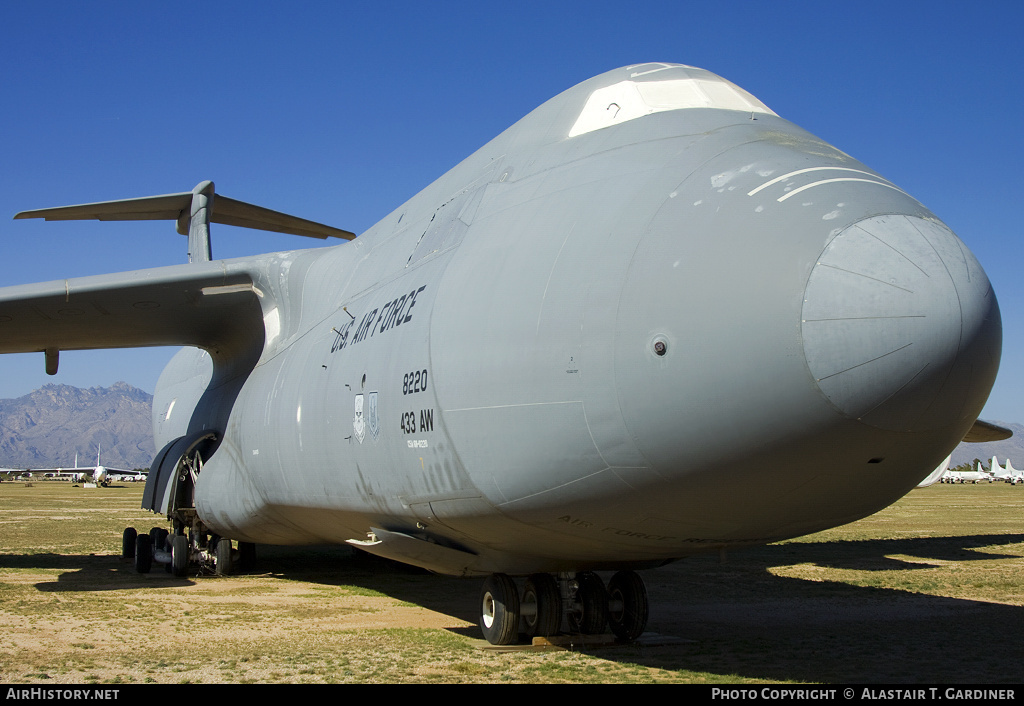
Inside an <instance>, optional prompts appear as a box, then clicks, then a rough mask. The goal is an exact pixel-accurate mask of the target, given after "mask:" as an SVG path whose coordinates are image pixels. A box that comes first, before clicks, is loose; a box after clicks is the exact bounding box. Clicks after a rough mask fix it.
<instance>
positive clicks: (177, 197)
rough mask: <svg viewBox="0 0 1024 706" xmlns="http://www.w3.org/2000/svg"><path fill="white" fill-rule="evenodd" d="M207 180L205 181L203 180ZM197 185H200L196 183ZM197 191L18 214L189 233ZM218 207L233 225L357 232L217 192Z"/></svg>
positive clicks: (217, 217) (219, 216) (344, 234)
mask: <svg viewBox="0 0 1024 706" xmlns="http://www.w3.org/2000/svg"><path fill="white" fill-rule="evenodd" d="M204 183H205V182H204ZM197 188H198V187H197ZM194 193H195V192H193V191H185V192H183V193H180V194H164V195H163V196H145V197H143V198H137V199H121V200H118V201H100V202H97V203H86V204H80V205H78V206H59V207H57V208H41V209H36V210H33V211H22V212H21V213H18V214H17V215H15V216H14V217H15V218H43V219H45V220H48V221H80V220H99V221H154V220H169V221H177V222H178V232H179V233H181V234H182V235H187V234H188V223H189V219H190V215H191V213H190V209H191V206H192V197H193V194H194ZM215 204H216V207H215V208H213V209H212V211H213V212H212V213H211V214H210V222H212V223H223V224H225V225H230V226H241V227H243V228H255V229H257V230H267V231H272V232H275V233H287V234H289V235H302V236H306V237H309V238H320V239H321V240H323V239H326V238H342V239H344V240H352V239H353V238H355V237H356V236H355V233H352V232H350V231H347V230H342V229H341V228H334V227H332V226H328V225H324V224H322V223H316V222H314V221H307V220H306V219H304V218H297V217H296V216H289V215H288V214H286V213H280V212H278V211H272V210H270V209H269V208H263V207H262V206H256V205H253V204H251V203H246V202H244V201H237V200H235V199H230V198H227V197H226V196H221V195H219V194H218V195H217V197H216V202H215Z"/></svg>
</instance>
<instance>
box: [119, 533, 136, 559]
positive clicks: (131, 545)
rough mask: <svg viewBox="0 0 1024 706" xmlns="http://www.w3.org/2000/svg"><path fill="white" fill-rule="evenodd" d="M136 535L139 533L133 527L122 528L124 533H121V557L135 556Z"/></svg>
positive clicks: (132, 557) (131, 557) (129, 557)
mask: <svg viewBox="0 0 1024 706" xmlns="http://www.w3.org/2000/svg"><path fill="white" fill-rule="evenodd" d="M138 536H139V533H138V532H136V531H135V528H134V527H125V528H124V534H122V535H121V557H122V558H123V559H134V558H135V538H136V537H138Z"/></svg>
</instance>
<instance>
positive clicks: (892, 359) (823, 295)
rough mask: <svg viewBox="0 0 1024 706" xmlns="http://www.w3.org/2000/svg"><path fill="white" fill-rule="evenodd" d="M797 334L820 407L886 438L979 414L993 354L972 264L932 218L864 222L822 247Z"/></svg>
mask: <svg viewBox="0 0 1024 706" xmlns="http://www.w3.org/2000/svg"><path fill="white" fill-rule="evenodd" d="M801 332H802V336H803V345H804V354H805V357H806V360H807V364H808V367H809V369H810V371H811V374H812V375H813V377H814V381H815V383H816V384H817V386H818V388H819V389H820V390H821V392H822V393H823V394H824V395H825V396H826V397H827V398H828V400H829V401H830V402H831V403H832V404H833V405H834V406H835V407H836V408H838V409H839V410H840V411H841V412H843V413H844V414H846V415H848V416H850V417H853V418H856V419H859V420H861V421H862V422H864V423H866V424H870V425H872V426H875V427H878V428H881V429H887V430H893V431H925V430H931V429H935V428H939V427H943V426H947V425H949V424H953V423H955V422H958V421H960V420H962V419H965V418H966V417H967V416H969V415H972V414H973V415H974V416H976V415H977V414H978V412H980V410H981V407H982V406H983V405H984V402H985V399H986V398H987V397H988V393H989V390H990V389H991V386H992V382H993V381H994V379H995V372H996V368H997V367H998V364H999V353H1000V348H1001V324H1000V321H999V309H998V305H997V304H996V301H995V296H994V294H993V293H992V289H991V286H990V285H989V281H988V278H987V277H986V276H985V273H984V271H983V270H982V268H981V266H980V265H979V264H978V262H977V260H975V258H974V256H973V255H972V254H971V253H970V251H969V250H968V249H967V247H966V246H965V245H964V244H963V243H962V242H961V241H960V239H959V238H957V237H956V235H954V234H953V232H952V231H950V230H949V229H948V228H947V227H946V226H945V225H944V224H942V223H941V222H937V221H933V220H926V219H923V218H918V217H913V216H902V215H885V216H873V217H871V218H866V219H864V220H862V221H859V222H857V223H855V224H853V225H850V226H848V227H847V228H845V229H844V230H843V231H841V232H840V233H839V234H838V235H836V236H835V237H834V238H833V239H832V240H831V241H830V242H829V244H828V246H827V247H826V248H825V250H824V252H823V253H822V254H821V257H820V258H819V260H818V262H817V264H816V265H815V266H814V268H813V269H812V271H811V275H810V277H809V278H808V282H807V286H806V288H805V290H804V304H803V314H802V323H801ZM973 419H974V417H971V419H970V421H972V422H973Z"/></svg>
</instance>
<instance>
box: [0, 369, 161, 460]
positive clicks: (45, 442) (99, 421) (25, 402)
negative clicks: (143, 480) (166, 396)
mask: <svg viewBox="0 0 1024 706" xmlns="http://www.w3.org/2000/svg"><path fill="white" fill-rule="evenodd" d="M152 407H153V396H152V395H150V394H149V393H148V392H145V391H144V390H140V389H138V388H136V387H132V386H131V385H129V384H127V383H124V382H117V383H114V384H113V385H111V386H110V387H90V388H88V389H82V388H78V387H72V386H71V385H44V386H43V387H41V388H40V389H38V390H35V391H34V392H30V393H29V394H27V395H25V396H23V397H18V398H16V399H6V400H0V467H4V468H54V467H65V468H67V467H72V466H74V465H75V456H76V454H77V456H78V464H79V465H80V466H91V465H94V464H95V463H96V454H97V451H98V452H100V462H101V463H102V464H103V465H104V466H110V467H112V468H125V469H132V468H148V467H149V464H150V463H152V462H153V457H154V456H155V455H156V449H155V448H154V443H153V422H152V411H151V410H152Z"/></svg>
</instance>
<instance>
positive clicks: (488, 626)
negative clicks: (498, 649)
mask: <svg viewBox="0 0 1024 706" xmlns="http://www.w3.org/2000/svg"><path fill="white" fill-rule="evenodd" d="M480 630H481V632H483V634H484V637H485V638H486V639H487V641H488V642H489V643H491V644H492V645H511V644H512V643H513V642H515V641H516V638H517V637H518V636H519V594H518V592H517V591H516V584H515V582H513V581H512V579H511V578H509V577H508V576H506V575H505V574H491V575H490V576H488V577H487V580H486V581H484V590H483V591H482V592H481V594H480Z"/></svg>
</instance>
